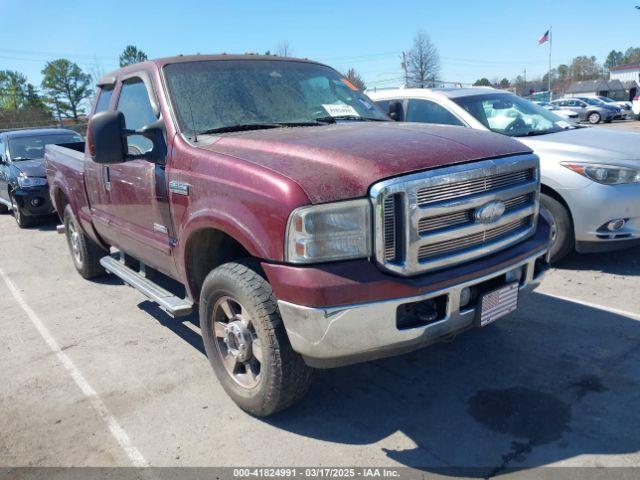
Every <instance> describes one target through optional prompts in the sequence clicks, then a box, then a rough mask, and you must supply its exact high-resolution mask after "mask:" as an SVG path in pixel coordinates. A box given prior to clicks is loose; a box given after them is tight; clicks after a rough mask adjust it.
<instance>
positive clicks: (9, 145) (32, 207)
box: [0, 128, 84, 228]
mask: <svg viewBox="0 0 640 480" xmlns="http://www.w3.org/2000/svg"><path fill="white" fill-rule="evenodd" d="M82 141H84V139H83V138H82V137H81V136H80V135H78V134H77V133H76V132H74V131H73V130H64V129H59V128H56V129H35V130H16V131H9V132H1V133H0V213H5V212H7V211H8V210H9V209H10V210H11V212H12V213H13V216H14V217H15V219H16V221H17V222H18V225H19V226H20V227H23V228H24V227H29V226H32V225H34V224H35V223H36V222H37V221H38V219H39V218H40V217H43V216H46V215H51V214H52V213H53V206H52V204H51V200H50V198H49V187H48V186H47V178H46V175H45V169H44V161H43V159H44V147H45V145H47V144H64V143H73V142H82Z"/></svg>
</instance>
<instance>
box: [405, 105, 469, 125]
mask: <svg viewBox="0 0 640 480" xmlns="http://www.w3.org/2000/svg"><path fill="white" fill-rule="evenodd" d="M406 121H407V122H421V123H436V124H439V125H456V126H462V125H463V123H462V122H461V121H460V120H458V119H457V118H456V117H455V115H453V114H452V113H451V112H449V111H448V110H447V109H445V108H444V107H441V106H440V105H438V104H437V103H435V102H432V101H430V100H417V99H412V100H409V105H408V106H407V118H406Z"/></svg>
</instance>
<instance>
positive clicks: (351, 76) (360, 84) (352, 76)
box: [343, 68, 367, 90]
mask: <svg viewBox="0 0 640 480" xmlns="http://www.w3.org/2000/svg"><path fill="white" fill-rule="evenodd" d="M343 76H344V78H346V79H347V80H349V82H351V84H352V85H353V86H354V87H356V88H358V89H359V90H366V89H367V85H366V84H365V83H364V80H363V79H362V77H361V76H360V74H359V73H358V72H357V71H356V70H355V69H354V68H350V69H349V70H347V73H346V74H344V73H343Z"/></svg>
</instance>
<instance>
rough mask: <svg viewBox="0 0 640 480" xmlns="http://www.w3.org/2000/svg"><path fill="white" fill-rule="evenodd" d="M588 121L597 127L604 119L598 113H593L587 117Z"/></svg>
mask: <svg viewBox="0 0 640 480" xmlns="http://www.w3.org/2000/svg"><path fill="white" fill-rule="evenodd" d="M587 120H588V121H589V123H590V124H591V125H596V124H597V123H600V121H601V120H602V117H601V116H600V114H599V113H598V112H593V113H590V114H589V116H588V117H587Z"/></svg>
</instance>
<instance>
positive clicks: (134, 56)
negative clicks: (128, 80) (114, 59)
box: [120, 45, 148, 67]
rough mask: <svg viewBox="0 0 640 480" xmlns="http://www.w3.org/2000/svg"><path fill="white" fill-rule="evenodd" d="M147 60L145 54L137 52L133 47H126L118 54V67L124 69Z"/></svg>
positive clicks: (136, 48)
mask: <svg viewBox="0 0 640 480" xmlns="http://www.w3.org/2000/svg"><path fill="white" fill-rule="evenodd" d="M145 60H148V58H147V54H146V53H144V52H143V51H142V50H138V47H136V46H135V45H127V46H126V47H124V50H123V51H122V53H121V54H120V66H121V67H126V66H127V65H131V64H132V63H139V62H144V61H145Z"/></svg>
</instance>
